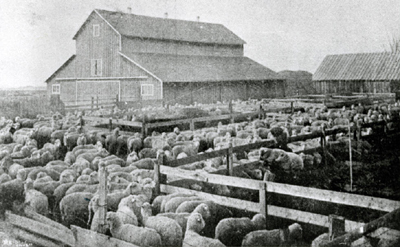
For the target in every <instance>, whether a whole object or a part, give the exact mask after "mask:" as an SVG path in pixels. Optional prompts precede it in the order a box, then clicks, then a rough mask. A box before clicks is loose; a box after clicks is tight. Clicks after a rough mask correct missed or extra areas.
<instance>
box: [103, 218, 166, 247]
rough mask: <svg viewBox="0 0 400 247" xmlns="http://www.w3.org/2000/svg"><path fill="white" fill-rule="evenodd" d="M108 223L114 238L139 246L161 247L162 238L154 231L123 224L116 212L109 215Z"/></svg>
mask: <svg viewBox="0 0 400 247" xmlns="http://www.w3.org/2000/svg"><path fill="white" fill-rule="evenodd" d="M106 222H107V224H108V225H109V227H110V232H111V235H112V236H113V237H114V238H117V239H121V240H123V241H126V242H130V243H132V244H135V245H138V246H148V247H153V246H154V247H158V246H161V237H160V235H159V234H158V233H157V232H156V231H155V230H154V229H149V228H142V227H138V226H134V225H130V224H123V223H122V221H121V219H120V218H119V217H118V215H117V214H116V213H115V212H108V213H107V217H106Z"/></svg>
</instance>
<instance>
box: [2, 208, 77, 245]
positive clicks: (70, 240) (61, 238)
mask: <svg viewBox="0 0 400 247" xmlns="http://www.w3.org/2000/svg"><path fill="white" fill-rule="evenodd" d="M6 220H7V222H9V223H10V224H12V225H13V226H16V227H19V228H21V229H26V230H29V231H31V232H33V233H35V234H38V235H41V236H45V237H46V238H49V239H53V240H56V241H58V242H61V243H63V244H66V245H68V246H75V239H74V236H73V235H72V232H71V230H68V231H65V230H61V229H58V228H55V227H53V226H49V225H46V224H43V223H41V222H39V221H35V220H32V219H29V218H26V217H22V216H18V215H15V214H12V213H11V212H6Z"/></svg>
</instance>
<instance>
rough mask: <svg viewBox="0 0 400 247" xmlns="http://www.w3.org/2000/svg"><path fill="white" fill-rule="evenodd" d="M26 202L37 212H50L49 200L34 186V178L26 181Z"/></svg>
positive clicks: (42, 213)
mask: <svg viewBox="0 0 400 247" xmlns="http://www.w3.org/2000/svg"><path fill="white" fill-rule="evenodd" d="M24 190H25V192H24V193H25V204H28V205H30V206H31V207H32V208H33V209H34V210H35V211H36V212H37V213H39V214H41V215H45V216H46V215H47V214H48V213H49V200H48V198H47V196H45V195H44V194H43V193H41V192H40V191H37V190H35V189H34V188H33V180H31V179H27V180H26V181H25V186H24Z"/></svg>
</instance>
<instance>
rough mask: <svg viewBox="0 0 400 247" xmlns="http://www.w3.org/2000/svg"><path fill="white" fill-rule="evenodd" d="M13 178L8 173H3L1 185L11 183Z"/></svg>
mask: <svg viewBox="0 0 400 247" xmlns="http://www.w3.org/2000/svg"><path fill="white" fill-rule="evenodd" d="M11 180H12V178H11V176H10V175H8V174H7V173H3V174H1V175H0V184H2V183H5V182H8V181H11Z"/></svg>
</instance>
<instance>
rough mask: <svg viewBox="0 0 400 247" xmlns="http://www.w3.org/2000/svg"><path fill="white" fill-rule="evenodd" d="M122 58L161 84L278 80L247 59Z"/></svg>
mask: <svg viewBox="0 0 400 247" xmlns="http://www.w3.org/2000/svg"><path fill="white" fill-rule="evenodd" d="M121 54H122V53H121ZM122 55H124V56H127V57H129V58H130V59H131V60H133V61H135V62H136V63H138V64H140V65H141V66H143V67H144V68H146V70H148V71H151V72H152V73H153V74H154V75H155V76H157V77H158V78H160V79H161V80H162V81H163V82H215V81H254V80H258V81H260V80H280V79H282V78H281V77H280V76H279V75H278V74H277V73H276V72H274V71H272V70H270V69H268V68H267V67H265V66H263V65H261V64H259V63H257V62H255V61H253V60H251V59H250V58H248V57H216V56H185V55H171V54H156V53H125V54H122Z"/></svg>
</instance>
